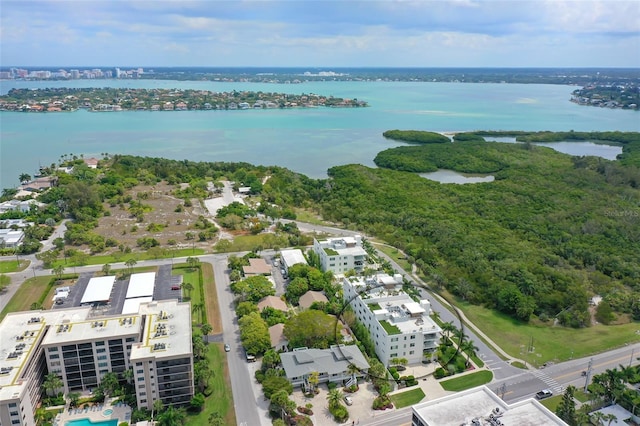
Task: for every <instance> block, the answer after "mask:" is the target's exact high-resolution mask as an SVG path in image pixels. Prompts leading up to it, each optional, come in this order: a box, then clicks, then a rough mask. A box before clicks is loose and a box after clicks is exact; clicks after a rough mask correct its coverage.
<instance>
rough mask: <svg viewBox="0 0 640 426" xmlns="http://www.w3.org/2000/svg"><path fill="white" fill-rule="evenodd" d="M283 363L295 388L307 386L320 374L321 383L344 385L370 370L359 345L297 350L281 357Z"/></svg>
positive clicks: (319, 380) (319, 381) (287, 376)
mask: <svg viewBox="0 0 640 426" xmlns="http://www.w3.org/2000/svg"><path fill="white" fill-rule="evenodd" d="M280 361H281V362H282V367H283V368H284V372H285V377H286V378H287V380H289V381H290V382H291V384H292V385H293V386H305V387H306V386H308V385H309V382H308V380H309V376H310V375H311V374H312V373H318V383H326V382H331V383H343V382H346V381H349V380H352V379H357V378H358V377H363V376H364V375H366V374H367V371H368V370H369V363H368V362H367V360H366V358H365V357H364V355H363V354H362V352H360V349H358V347H357V346H356V345H348V346H347V345H333V346H331V347H330V348H329V349H308V348H296V349H294V350H293V351H291V352H285V353H281V354H280ZM350 365H353V366H355V367H356V369H352V367H350Z"/></svg>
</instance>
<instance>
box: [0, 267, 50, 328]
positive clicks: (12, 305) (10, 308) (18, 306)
mask: <svg viewBox="0 0 640 426" xmlns="http://www.w3.org/2000/svg"><path fill="white" fill-rule="evenodd" d="M49 281H51V276H45V277H36V278H29V279H28V280H26V281H25V282H24V283H23V284H22V285H21V286H20V288H19V289H18V291H16V294H15V295H14V296H13V297H12V298H11V300H9V303H7V306H5V308H4V309H3V310H2V312H0V321H1V320H2V319H4V317H5V316H6V315H7V314H8V313H9V312H18V311H28V310H29V309H30V307H31V304H32V303H34V302H37V301H38V300H39V299H40V298H41V297H42V293H44V292H45V291H48V290H49Z"/></svg>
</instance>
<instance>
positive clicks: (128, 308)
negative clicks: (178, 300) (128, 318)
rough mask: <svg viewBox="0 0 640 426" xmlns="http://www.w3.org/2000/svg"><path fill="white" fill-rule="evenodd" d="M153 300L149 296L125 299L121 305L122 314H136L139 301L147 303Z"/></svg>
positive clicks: (138, 308)
mask: <svg viewBox="0 0 640 426" xmlns="http://www.w3.org/2000/svg"><path fill="white" fill-rule="evenodd" d="M152 300H153V297H151V296H145V297H135V298H133V299H126V300H125V301H124V305H123V306H122V315H127V314H137V313H138V311H139V310H140V304H141V303H148V302H151V301H152Z"/></svg>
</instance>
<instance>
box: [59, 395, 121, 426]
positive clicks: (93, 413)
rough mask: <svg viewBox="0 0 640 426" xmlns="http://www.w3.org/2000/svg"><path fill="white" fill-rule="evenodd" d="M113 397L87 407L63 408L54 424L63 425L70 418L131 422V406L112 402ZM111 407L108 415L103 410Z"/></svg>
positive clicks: (70, 419)
mask: <svg viewBox="0 0 640 426" xmlns="http://www.w3.org/2000/svg"><path fill="white" fill-rule="evenodd" d="M112 401H113V399H111V400H107V401H105V402H104V404H96V405H92V406H91V407H88V408H83V409H80V408H65V409H64V411H63V412H62V413H60V414H58V415H57V416H56V418H55V420H54V423H53V424H54V426H65V425H66V424H67V422H69V421H72V420H80V419H89V420H91V421H92V422H101V421H105V420H118V424H120V423H121V422H128V423H129V422H131V411H132V410H131V407H129V406H128V405H125V404H124V403H116V404H115V405H113V404H112ZM108 409H111V410H113V412H112V413H111V414H110V415H105V414H104V411H105V410H108Z"/></svg>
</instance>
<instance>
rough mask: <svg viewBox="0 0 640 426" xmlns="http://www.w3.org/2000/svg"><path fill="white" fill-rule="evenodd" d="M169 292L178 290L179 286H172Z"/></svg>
mask: <svg viewBox="0 0 640 426" xmlns="http://www.w3.org/2000/svg"><path fill="white" fill-rule="evenodd" d="M171 290H180V286H179V285H173V286H171Z"/></svg>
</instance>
